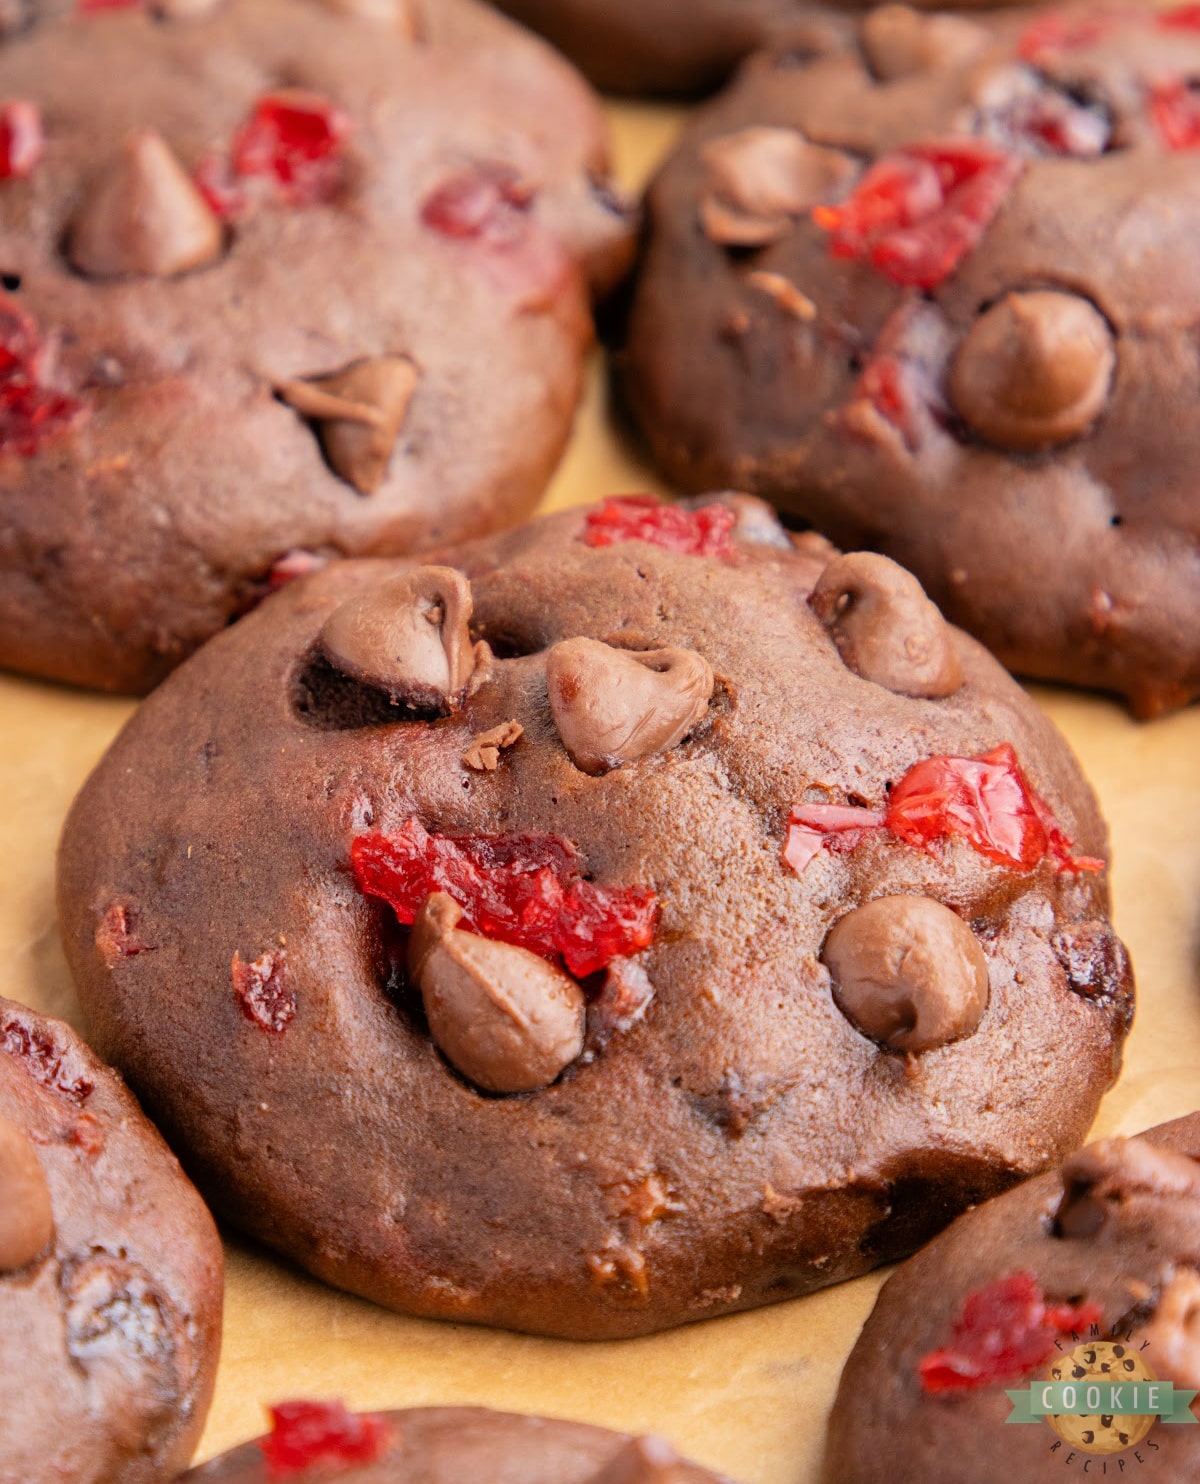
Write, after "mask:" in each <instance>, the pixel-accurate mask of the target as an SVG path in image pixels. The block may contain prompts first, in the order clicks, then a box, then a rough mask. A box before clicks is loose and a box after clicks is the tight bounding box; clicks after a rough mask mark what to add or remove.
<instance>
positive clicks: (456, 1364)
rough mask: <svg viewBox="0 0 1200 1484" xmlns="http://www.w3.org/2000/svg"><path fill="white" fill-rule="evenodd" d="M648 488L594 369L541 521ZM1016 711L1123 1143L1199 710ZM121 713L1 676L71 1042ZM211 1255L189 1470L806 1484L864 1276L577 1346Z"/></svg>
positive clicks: (33, 933) (1171, 1103) (35, 939)
mask: <svg viewBox="0 0 1200 1484" xmlns="http://www.w3.org/2000/svg"><path fill="white" fill-rule="evenodd" d="M611 113H612V117H613V122H614V127H615V129H616V135H617V144H618V154H619V162H620V168H621V173H622V175H623V177H624V178H625V180H626V181H627V182H629V183H631V184H636V183H638V182H639V181H640V180H641V179H642V178H643V177H644V175H645V173H646V171H647V170H648V168H649V167H650V164H651V163H652V161H653V160H654V158H655V157H656V155H657V154H658V152H659V151H660V150H661V149H662V148H663V147H665V145H666V143H667V142H668V141H669V139H670V137H671V135H672V133H673V131H674V129H675V128H676V127H677V125H678V120H679V117H680V115H679V114H678V113H676V112H674V111H672V110H669V109H656V108H648V107H637V106H632V105H621V106H619V107H613V108H612V110H611ZM654 488H661V486H660V485H658V483H657V482H656V481H655V480H654V478H653V477H652V476H651V475H650V474H649V473H648V471H647V470H646V469H645V468H643V467H642V466H641V465H639V463H638V462H637V459H636V456H635V455H634V454H632V453H631V452H630V451H629V450H628V449H627V448H625V447H624V446H623V445H622V444H621V443H620V441H619V440H618V438H617V437H616V436H615V435H614V433H613V432H612V430H611V429H610V427H609V425H608V422H607V416H606V408H605V387H604V377H603V374H602V370H601V367H600V364H599V362H598V361H597V362H596V364H595V365H594V367H593V377H592V384H591V391H590V395H589V400H588V403H587V406H586V407H585V408H584V410H583V411H582V413H581V415H580V419H579V423H578V426H577V431H576V436H575V439H574V441H573V443H572V446H571V450H570V452H569V453H568V456H567V458H566V460H565V462H564V465H563V467H562V469H561V470H560V473H559V476H558V478H557V480H556V481H555V484H554V486H553V488H552V490H551V492H550V494H549V496H548V497H547V501H546V508H548V509H549V508H560V507H562V506H563V505H567V504H571V503H574V502H578V501H581V500H586V499H590V498H595V497H597V496H599V495H601V494H604V493H613V492H619V491H630V490H636V489H654ZM1034 695H1035V697H1036V699H1037V701H1038V703H1039V704H1040V705H1042V706H1043V707H1044V708H1045V710H1046V711H1048V712H1049V713H1050V715H1051V716H1052V717H1053V718H1054V719H1055V721H1056V722H1057V723H1058V724H1059V726H1060V727H1061V728H1062V729H1063V731H1064V732H1065V733H1066V735H1067V737H1068V738H1069V740H1070V741H1071V743H1072V745H1073V746H1074V748H1075V750H1076V752H1077V753H1078V754H1079V757H1080V759H1081V761H1082V763H1083V765H1084V768H1085V769H1086V771H1087V772H1088V774H1089V775H1090V777H1091V779H1092V782H1093V784H1094V785H1095V787H1096V789H1097V791H1098V793H1099V795H1100V798H1101V802H1102V803H1103V805H1104V808H1105V811H1106V813H1107V815H1108V818H1109V821H1110V824H1111V826H1112V836H1113V854H1114V862H1115V864H1114V869H1113V889H1114V894H1115V899H1116V921H1117V927H1118V929H1119V931H1120V932H1121V933H1122V935H1123V936H1124V938H1125V941H1126V943H1127V944H1128V945H1129V947H1130V950H1131V952H1132V954H1133V957H1134V962H1135V964H1136V967H1137V972H1138V979H1139V984H1140V1004H1139V1009H1138V1018H1137V1023H1136V1025H1135V1028H1134V1032H1133V1035H1132V1038H1131V1040H1130V1042H1129V1046H1128V1052H1127V1057H1126V1072H1125V1075H1124V1077H1123V1079H1122V1081H1121V1083H1120V1084H1119V1085H1118V1087H1117V1089H1116V1090H1115V1091H1114V1092H1113V1093H1112V1094H1111V1095H1110V1096H1109V1098H1108V1100H1107V1102H1106V1104H1105V1106H1104V1109H1103V1112H1102V1114H1101V1117H1100V1120H1099V1123H1098V1125H1097V1129H1098V1131H1099V1132H1103V1133H1108V1132H1122V1133H1132V1132H1135V1131H1136V1130H1138V1129H1141V1128H1144V1127H1146V1126H1148V1125H1149V1124H1151V1123H1154V1122H1157V1121H1160V1120H1161V1119H1163V1118H1167V1117H1171V1116H1174V1115H1176V1114H1180V1113H1184V1112H1190V1111H1193V1110H1195V1109H1196V1108H1197V1107H1200V995H1198V993H1197V989H1198V985H1197V967H1196V958H1197V925H1198V922H1200V910H1198V897H1200V778H1198V769H1197V761H1198V760H1200V708H1194V709H1193V710H1192V711H1191V712H1188V713H1185V714H1183V715H1180V716H1175V717H1172V718H1169V719H1168V720H1166V721H1162V722H1158V723H1155V724H1154V725H1151V726H1139V725H1137V724H1135V723H1134V722H1132V721H1130V720H1129V718H1128V716H1127V715H1126V714H1125V713H1124V711H1123V710H1121V709H1120V708H1119V707H1118V706H1116V705H1115V704H1111V703H1109V702H1106V701H1103V700H1099V699H1096V698H1094V697H1088V696H1083V695H1077V694H1071V693H1068V692H1065V691H1055V690H1050V689H1042V688H1038V689H1036V690H1035V691H1034ZM131 710H132V706H131V704H130V703H128V702H124V701H115V700H111V699H106V698H102V697H97V696H90V695H85V694H81V693H74V692H70V691H67V690H63V689H60V688H57V687H54V686H49V685H41V684H37V683H34V682H27V681H22V680H17V679H13V678H11V677H0V717H2V718H3V720H2V724H0V768H2V770H3V772H2V776H3V777H4V778H6V779H7V787H6V790H5V794H4V800H3V807H2V808H0V955H2V961H3V963H4V964H5V966H6V973H5V974H4V977H3V980H0V990H2V991H3V993H5V994H7V995H9V996H11V997H14V998H16V999H19V1000H24V1001H26V1002H27V1003H29V1004H32V1005H34V1006H36V1007H37V1008H39V1009H43V1010H47V1011H50V1012H51V1013H54V1014H57V1015H63V1016H65V1017H66V1019H68V1020H70V1021H72V1022H73V1023H74V1024H75V1025H77V1026H79V1027H80V1028H81V1029H82V1028H83V1027H82V1021H81V1016H80V1013H79V1009H78V1005H77V1003H76V1000H75V997H74V993H73V991H72V988H71V985H70V981H69V978H68V975H67V971H66V966H65V963H64V961H63V957H62V952H61V949H60V947H59V944H58V939H57V934H56V929H55V922H54V901H53V867H54V849H55V842H56V839H57V835H58V831H59V828H60V825H61V823H62V819H63V816H64V814H65V811H66V809H67V806H68V804H69V802H70V799H71V797H72V795H73V793H74V791H75V790H76V789H77V788H78V786H79V785H80V783H81V782H82V781H83V779H84V777H85V776H86V774H87V772H88V770H89V768H90V767H91V765H92V764H93V763H94V762H95V760H96V759H97V758H98V757H99V755H100V753H101V752H102V751H103V749H104V748H105V746H106V745H107V744H108V742H109V741H110V739H111V738H112V737H113V735H114V734H115V732H116V731H117V729H118V727H119V726H120V725H121V723H122V721H123V720H124V719H125V717H126V716H127V715H129V713H130V712H131ZM228 1258H229V1282H228V1292H227V1300H226V1324H225V1342H224V1354H223V1358H222V1362H221V1370H220V1374H219V1378H218V1385H217V1395H216V1402H215V1405H214V1407H213V1410H212V1414H211V1416H210V1419H209V1423H208V1428H207V1431H206V1433H205V1435H204V1440H203V1445H202V1448H201V1455H200V1456H201V1457H207V1456H208V1455H210V1454H212V1453H214V1452H217V1451H219V1450H221V1449H223V1448H226V1447H229V1446H230V1445H232V1444H233V1443H235V1442H239V1441H241V1440H243V1439H245V1438H247V1437H251V1436H254V1435H256V1434H257V1433H259V1432H260V1431H261V1430H262V1411H261V1405H260V1404H261V1403H262V1402H265V1401H270V1400H279V1399H281V1398H283V1397H287V1396H293V1395H303V1394H308V1395H322V1396H341V1397H344V1398H345V1399H346V1400H347V1401H348V1402H350V1403H352V1404H354V1405H357V1406H362V1407H388V1406H407V1405H416V1404H422V1403H455V1402H460V1403H461V1402H476V1403H486V1404H488V1405H491V1406H496V1407H506V1408H512V1409H516V1410H524V1411H538V1412H545V1413H549V1414H553V1415H559V1416H571V1417H578V1418H581V1419H584V1420H588V1421H592V1422H598V1423H604V1424H607V1425H609V1426H612V1427H618V1428H623V1429H631V1430H637V1431H642V1430H646V1431H651V1430H653V1431H658V1432H661V1433H663V1434H665V1435H666V1436H667V1437H669V1438H670V1439H672V1441H674V1442H675V1443H676V1445H677V1446H678V1447H680V1448H681V1449H684V1450H686V1451H687V1452H688V1453H690V1454H692V1455H694V1456H695V1457H696V1458H697V1459H699V1460H701V1461H702V1462H704V1463H707V1464H710V1465H712V1466H713V1467H715V1468H718V1469H722V1470H724V1471H726V1472H728V1473H729V1474H731V1475H732V1476H734V1477H735V1478H737V1479H740V1480H742V1481H744V1484H808V1481H810V1480H815V1478H816V1474H817V1469H818V1465H819V1459H820V1449H821V1438H822V1430H823V1424H824V1414H825V1410H826V1408H827V1406H828V1403H829V1401H830V1400H831V1398H832V1395H833V1391H834V1388H835V1386H836V1384H837V1378H838V1374H839V1372H840V1369H841V1365H842V1362H843V1360H844V1358H845V1356H846V1353H847V1352H848V1350H849V1348H850V1346H851V1345H852V1344H853V1341H854V1339H855V1336H856V1335H857V1333H858V1329H859V1326H860V1324H861V1323H862V1320H863V1319H864V1317H865V1316H866V1314H867V1312H868V1310H869V1308H870V1306H871V1303H872V1300H873V1297H874V1294H875V1291H876V1289H877V1288H878V1285H879V1281H880V1278H879V1276H878V1275H873V1276H871V1277H868V1278H864V1279H860V1280H858V1281H857V1282H854V1283H849V1284H844V1285H842V1286H841V1287H838V1288H835V1289H832V1290H829V1291H827V1292H825V1293H821V1294H817V1295H815V1296H812V1297H810V1298H806V1299H797V1300H794V1301H792V1302H790V1303H787V1304H782V1305H779V1306H777V1307H775V1308H772V1309H766V1310H762V1311H760V1312H758V1313H755V1314H747V1315H741V1316H735V1317H733V1318H728V1319H718V1320H714V1321H711V1322H709V1323H706V1324H697V1325H692V1326H690V1327H688V1328H685V1329H681V1330H676V1331H674V1332H672V1333H668V1334H664V1335H658V1336H654V1337H652V1338H649V1339H644V1340H633V1341H622V1342H615V1343H607V1344H592V1345H586V1344H572V1343H567V1342H562V1341H549V1340H537V1339H530V1338H527V1337H524V1336H518V1335H511V1334H505V1333H500V1332H492V1331H487V1330H482V1329H471V1328H468V1327H466V1326H458V1325H451V1324H436V1323H431V1322H428V1321H420V1320H412V1319H405V1318H401V1317H399V1316H397V1315H393V1314H388V1313H385V1312H384V1311H383V1310H381V1309H376V1308H374V1307H373V1306H372V1305H370V1304H367V1303H364V1302H361V1301H359V1300H357V1299H353V1298H348V1297H346V1296H344V1295H342V1294H338V1293H335V1292H334V1291H332V1290H331V1289H326V1288H323V1287H322V1286H321V1285H319V1284H317V1283H315V1282H313V1281H311V1280H310V1279H308V1278H306V1277H303V1276H302V1275H300V1274H298V1273H296V1272H294V1271H292V1270H290V1269H288V1268H286V1267H284V1266H282V1265H281V1264H280V1263H278V1262H277V1261H275V1260H274V1259H273V1258H270V1257H268V1256H265V1255H264V1254H262V1253H260V1252H257V1251H251V1250H249V1249H248V1248H247V1247H246V1246H244V1245H243V1244H241V1243H239V1242H238V1241H237V1240H231V1241H230V1242H229V1244H228ZM801 1383H803V1389H804V1395H805V1398H806V1400H805V1402H804V1404H803V1405H801V1404H800V1403H799V1402H798V1400H797V1390H798V1387H799V1386H800V1384H801ZM481 1484H485V1481H481Z"/></svg>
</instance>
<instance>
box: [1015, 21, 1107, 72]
mask: <svg viewBox="0 0 1200 1484" xmlns="http://www.w3.org/2000/svg"><path fill="white" fill-rule="evenodd" d="M1121 19H1122V16H1121V15H1119V14H1118V13H1116V12H1115V11H1114V12H1110V13H1108V14H1106V15H1095V16H1086V15H1081V14H1080V13H1078V12H1074V13H1068V14H1060V12H1058V11H1055V10H1051V11H1048V12H1047V13H1046V14H1045V15H1041V16H1038V18H1037V19H1036V20H1035V21H1032V22H1031V23H1030V24H1029V25H1028V26H1026V27H1025V29H1024V31H1022V32H1021V37H1020V40H1019V41H1018V42H1017V54H1018V56H1020V58H1021V60H1022V61H1025V62H1038V61H1042V60H1044V59H1045V58H1046V56H1047V55H1048V54H1050V53H1053V52H1071V51H1078V50H1079V49H1080V48H1082V47H1085V46H1092V45H1094V44H1095V43H1096V42H1097V41H1099V40H1100V39H1101V38H1102V37H1103V36H1104V34H1105V32H1106V31H1109V30H1111V28H1112V27H1113V26H1114V25H1116V24H1117V23H1118V22H1119V21H1120V20H1121Z"/></svg>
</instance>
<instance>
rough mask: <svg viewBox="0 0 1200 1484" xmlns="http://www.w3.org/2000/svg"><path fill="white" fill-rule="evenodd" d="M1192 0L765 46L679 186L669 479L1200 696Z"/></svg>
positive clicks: (664, 200)
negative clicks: (782, 50)
mask: <svg viewBox="0 0 1200 1484" xmlns="http://www.w3.org/2000/svg"><path fill="white" fill-rule="evenodd" d="M1193 76H1200V23H1198V20H1197V12H1196V8H1195V7H1194V6H1189V7H1184V8H1183V9H1182V10H1179V11H1168V12H1164V13H1163V14H1161V15H1158V14H1156V13H1155V12H1153V11H1151V10H1144V11H1141V12H1140V13H1139V12H1138V11H1137V9H1136V8H1134V9H1133V10H1132V11H1130V10H1129V9H1128V8H1126V9H1123V10H1114V11H1113V12H1111V13H1109V12H1105V11H1102V10H1101V11H1098V10H1097V8H1096V7H1094V6H1088V7H1085V8H1083V9H1078V10H1074V11H1062V12H1057V11H1056V12H1050V13H1046V14H1042V15H1040V16H1038V17H1037V18H1035V19H1033V20H1030V19H1029V18H1028V17H1025V18H1023V19H1022V20H1020V21H1019V22H1018V21H1017V20H1015V19H1010V20H1008V21H1007V22H1001V21H998V20H996V21H989V22H988V23H987V24H985V23H984V22H983V21H981V20H978V19H976V20H970V19H966V18H964V17H962V16H920V15H917V14H916V13H914V12H912V11H909V10H906V9H904V8H902V7H896V6H889V7H885V8H883V9H881V10H878V11H875V12H873V13H872V15H871V16H870V17H868V18H867V19H866V20H864V21H863V22H862V23H861V25H860V27H859V31H858V44H857V46H856V47H855V48H852V49H849V50H847V51H846V52H844V53H842V54H840V55H836V56H827V57H825V58H822V59H818V60H816V61H814V62H812V63H811V64H810V65H804V64H800V65H796V63H795V59H794V58H792V57H789V56H779V57H772V56H764V57H762V58H760V59H758V60H756V61H755V62H753V63H751V64H748V66H747V68H746V70H745V71H744V73H743V74H742V75H741V76H740V77H739V79H738V81H737V82H736V83H735V84H734V85H733V86H732V87H731V88H730V90H729V91H728V92H727V93H726V94H725V95H723V96H722V97H721V99H720V100H719V101H717V102H716V103H714V104H713V105H712V106H711V107H710V108H708V109H707V110H706V111H704V112H703V113H701V114H700V116H699V117H698V118H697V120H696V121H695V123H694V125H693V126H692V127H691V128H690V129H689V131H688V133H687V135H686V137H685V138H684V141H683V143H682V144H681V146H680V147H679V149H678V151H677V152H676V154H675V155H674V157H673V158H672V159H671V160H670V162H669V163H668V164H667V166H666V167H665V169H664V170H663V172H662V173H661V175H660V176H659V178H658V179H657V181H656V183H655V184H654V186H653V188H652V190H651V192H650V197H649V211H650V217H651V234H650V242H649V247H648V251H647V256H646V260H645V267H644V271H643V273H642V277H641V280H640V283H639V286H638V289H637V294H636V302H635V305H634V309H633V315H632V323H631V326H630V332H629V344H628V357H627V369H628V377H627V382H626V386H627V392H628V397H629V400H630V403H631V405H632V407H633V410H634V411H635V413H636V415H637V417H638V419H639V421H640V423H641V425H642V427H643V428H644V430H645V432H646V435H647V437H648V438H649V440H650V444H651V447H652V449H653V451H654V454H655V456H656V457H657V459H658V461H659V463H660V464H661V465H662V467H663V469H664V470H665V471H667V473H668V474H669V475H670V476H671V477H672V478H673V479H675V480H677V481H679V482H681V483H682V484H683V485H684V486H685V487H689V488H692V489H704V488H712V487H714V485H720V484H726V483H733V484H736V485H737V486H738V487H740V488H746V489H750V490H752V491H753V492H755V493H757V494H761V495H764V496H766V497H767V498H768V499H770V500H772V501H773V502H775V503H776V504H777V505H779V506H780V507H782V508H783V509H785V510H788V511H790V512H792V513H793V514H795V515H798V516H801V517H803V518H805V519H806V520H809V521H811V522H813V523H814V524H815V525H816V526H817V528H818V529H820V530H822V531H824V532H825V533H826V534H827V535H829V536H830V537H831V538H832V539H833V540H835V541H838V542H839V543H841V544H842V545H849V546H872V547H876V548H878V549H879V550H881V551H884V552H886V553H887V554H888V555H889V556H892V557H894V558H895V559H896V560H897V561H899V562H901V563H902V564H903V565H905V566H906V567H909V568H910V569H911V570H912V571H913V572H915V573H916V574H917V576H918V577H920V579H921V581H922V582H923V583H924V585H925V587H926V588H927V590H928V591H929V594H930V596H931V597H932V598H933V599H934V601H935V602H937V603H938V604H939V605H940V606H941V607H942V609H943V611H944V612H945V613H946V616H947V617H948V618H950V619H951V620H952V621H953V622H955V623H959V624H961V625H963V627H965V628H967V629H969V630H971V631H973V632H974V633H975V634H976V635H977V636H978V637H979V638H981V639H982V640H983V641H984V643H986V644H987V645H988V646H989V647H990V648H991V649H993V650H994V651H995V653H996V654H997V655H998V656H999V657H1000V658H1001V659H1002V660H1003V661H1004V662H1005V663H1006V664H1007V665H1009V666H1010V667H1011V668H1014V669H1016V670H1019V671H1021V672H1023V673H1025V674H1028V675H1034V676H1040V677H1044V678H1048V679H1055V680H1063V681H1069V682H1071V683H1076V684H1080V685H1087V686H1096V687H1100V688H1103V689H1106V690H1112V691H1116V692H1118V693H1120V694H1122V695H1125V696H1127V697H1128V698H1129V700H1130V702H1131V703H1132V705H1133V707H1134V709H1135V711H1136V712H1137V713H1138V714H1139V715H1142V716H1149V715H1153V714H1155V713H1157V712H1159V711H1162V710H1165V709H1167V708H1169V707H1172V706H1178V705H1182V704H1184V703H1185V702H1187V701H1189V700H1190V699H1192V698H1193V697H1194V696H1195V695H1196V694H1197V693H1198V692H1200V515H1198V506H1197V498H1196V495H1195V481H1194V478H1193V471H1194V466H1195V464H1196V461H1197V458H1198V457H1200V431H1198V430H1200V419H1198V418H1197V417H1196V415H1195V413H1196V410H1197V407H1200V373H1198V372H1197V367H1196V364H1195V362H1194V357H1193V356H1192V350H1191V346H1192V334H1193V326H1194V324H1195V321H1196V317H1197V314H1198V313H1200V302H1198V301H1197V300H1196V285H1197V284H1200V278H1198V277H1197V275H1196V274H1195V273H1194V272H1193V271H1192V269H1191V264H1192V262H1193V259H1194V254H1195V243H1196V239H1197V230H1196V229H1197V224H1198V223H1200V155H1197V153H1196V152H1195V150H1194V149H1193V148H1192V146H1193V145H1195V144H1196V143H1197V142H1198V141H1200V107H1198V106H1197V105H1196V100H1195V98H1194V96H1193V94H1192V93H1191V92H1190V91H1189V90H1188V79H1189V78H1191V77H1193Z"/></svg>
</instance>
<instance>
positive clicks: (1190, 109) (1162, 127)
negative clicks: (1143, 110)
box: [1150, 78, 1200, 150]
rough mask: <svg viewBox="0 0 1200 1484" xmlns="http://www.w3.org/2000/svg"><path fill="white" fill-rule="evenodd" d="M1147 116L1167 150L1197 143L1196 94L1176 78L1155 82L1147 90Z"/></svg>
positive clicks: (1199, 115)
mask: <svg viewBox="0 0 1200 1484" xmlns="http://www.w3.org/2000/svg"><path fill="white" fill-rule="evenodd" d="M1150 117H1151V119H1153V121H1154V127H1155V128H1156V129H1157V130H1158V133H1159V137H1160V138H1161V139H1162V142H1163V143H1164V144H1165V145H1166V147H1167V148H1168V149H1174V150H1177V149H1195V148H1196V146H1197V145H1200V94H1197V93H1194V92H1193V91H1192V90H1191V88H1189V87H1188V86H1187V84H1186V83H1184V82H1181V81H1180V80H1179V79H1178V78H1174V79H1171V80H1170V81H1163V82H1158V83H1155V85H1154V87H1153V88H1152V89H1151V90H1150Z"/></svg>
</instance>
